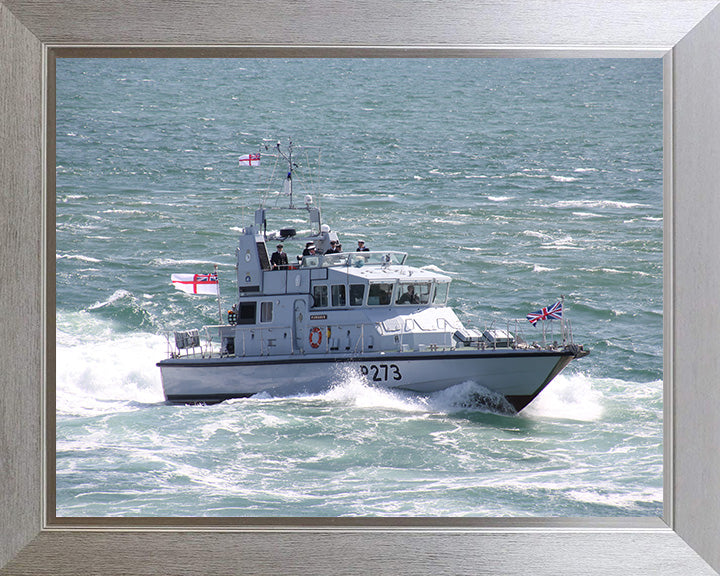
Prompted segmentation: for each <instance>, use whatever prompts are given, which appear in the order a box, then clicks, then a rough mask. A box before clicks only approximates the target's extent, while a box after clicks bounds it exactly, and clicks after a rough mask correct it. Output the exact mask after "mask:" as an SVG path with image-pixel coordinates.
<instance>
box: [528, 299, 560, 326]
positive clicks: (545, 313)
mask: <svg viewBox="0 0 720 576" xmlns="http://www.w3.org/2000/svg"><path fill="white" fill-rule="evenodd" d="M562 311H563V305H562V302H561V301H559V300H558V301H557V302H555V304H553V305H552V306H550V307H549V308H543V309H542V310H538V311H537V312H532V313H530V314H528V315H527V319H528V322H530V324H532V325H533V326H535V324H537V323H538V322H539V321H540V320H543V321H544V320H560V319H561V318H562Z"/></svg>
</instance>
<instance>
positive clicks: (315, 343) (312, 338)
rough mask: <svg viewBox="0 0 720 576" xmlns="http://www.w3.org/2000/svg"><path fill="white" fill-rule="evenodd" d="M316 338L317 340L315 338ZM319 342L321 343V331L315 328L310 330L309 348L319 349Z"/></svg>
mask: <svg viewBox="0 0 720 576" xmlns="http://www.w3.org/2000/svg"><path fill="white" fill-rule="evenodd" d="M315 336H317V339H316V338H315ZM320 342H322V331H321V330H320V328H318V327H317V326H315V328H313V329H312V330H310V346H312V347H313V348H319V347H320Z"/></svg>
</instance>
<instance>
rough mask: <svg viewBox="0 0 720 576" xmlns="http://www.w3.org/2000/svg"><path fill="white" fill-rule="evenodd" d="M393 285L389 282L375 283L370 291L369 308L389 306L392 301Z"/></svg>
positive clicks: (371, 285)
mask: <svg viewBox="0 0 720 576" xmlns="http://www.w3.org/2000/svg"><path fill="white" fill-rule="evenodd" d="M392 289H393V285H392V284H390V283H389V282H376V283H375V282H374V283H372V284H370V290H368V306H387V305H388V304H390V301H391V300H392Z"/></svg>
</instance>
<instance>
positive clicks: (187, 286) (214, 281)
mask: <svg viewBox="0 0 720 576" xmlns="http://www.w3.org/2000/svg"><path fill="white" fill-rule="evenodd" d="M170 279H171V280H172V283H173V286H175V288H177V289H178V290H182V291H183V292H185V293H186V294H212V295H214V296H217V295H218V289H219V285H218V277H217V273H215V272H213V273H212V274H173V275H172V276H170Z"/></svg>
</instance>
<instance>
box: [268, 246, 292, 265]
mask: <svg viewBox="0 0 720 576" xmlns="http://www.w3.org/2000/svg"><path fill="white" fill-rule="evenodd" d="M270 263H271V264H272V268H273V270H286V269H287V267H288V257H287V254H285V252H283V245H282V244H278V245H277V252H273V254H272V256H270Z"/></svg>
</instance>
